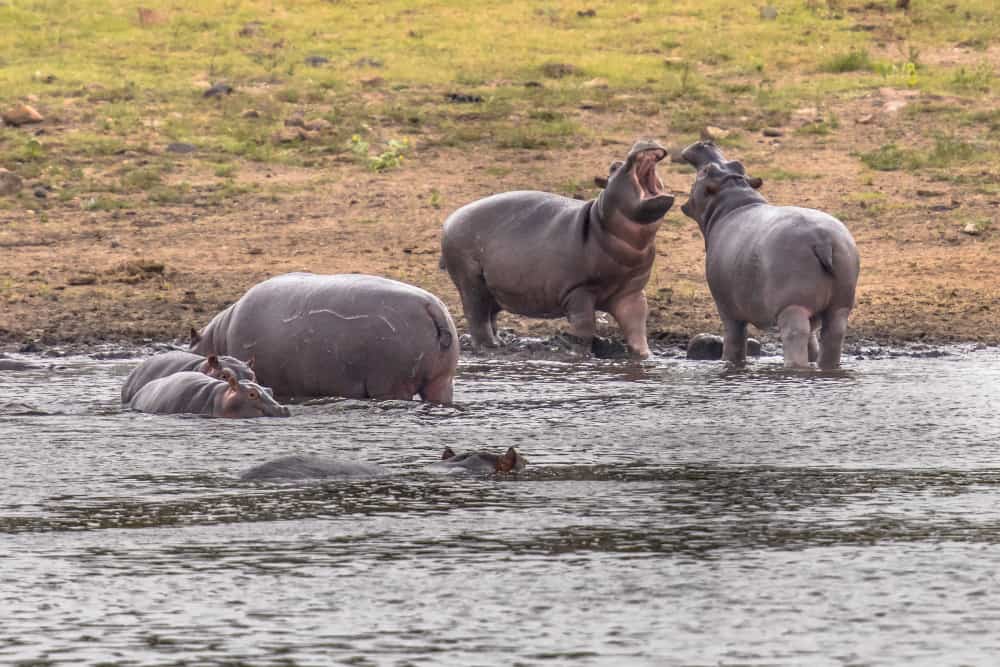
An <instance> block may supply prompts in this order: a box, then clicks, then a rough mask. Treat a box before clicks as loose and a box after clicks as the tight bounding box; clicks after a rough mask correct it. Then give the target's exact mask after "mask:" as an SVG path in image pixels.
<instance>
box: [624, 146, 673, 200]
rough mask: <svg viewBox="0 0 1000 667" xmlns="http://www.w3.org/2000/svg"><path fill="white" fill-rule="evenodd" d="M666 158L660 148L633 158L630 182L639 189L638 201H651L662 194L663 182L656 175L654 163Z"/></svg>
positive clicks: (665, 154) (645, 151) (643, 152)
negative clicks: (633, 165) (633, 164)
mask: <svg viewBox="0 0 1000 667" xmlns="http://www.w3.org/2000/svg"><path fill="white" fill-rule="evenodd" d="M666 156H667V152H666V151H665V150H663V149H662V148H650V149H648V150H644V151H642V152H641V153H638V154H636V156H635V167H634V168H633V169H632V180H633V181H635V184H636V186H638V188H639V193H640V199H641V200H646V199H652V198H653V197H659V196H660V195H662V194H663V181H661V180H660V177H659V176H657V175H656V163H657V162H659V161H660V160H662V159H663V158H665V157H666Z"/></svg>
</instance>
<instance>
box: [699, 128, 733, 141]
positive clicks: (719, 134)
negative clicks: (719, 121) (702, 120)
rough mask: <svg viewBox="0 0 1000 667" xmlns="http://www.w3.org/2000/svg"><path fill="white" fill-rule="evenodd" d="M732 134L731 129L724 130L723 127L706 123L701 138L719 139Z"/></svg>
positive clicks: (708, 139)
mask: <svg viewBox="0 0 1000 667" xmlns="http://www.w3.org/2000/svg"><path fill="white" fill-rule="evenodd" d="M730 134H732V133H731V132H730V131H729V130H723V129H722V128H721V127H716V126H714V125H706V126H705V127H703V128H702V130H701V138H702V139H704V140H706V141H718V140H719V139H725V138H726V137H728V136H729V135H730Z"/></svg>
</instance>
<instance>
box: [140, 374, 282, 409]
mask: <svg viewBox="0 0 1000 667" xmlns="http://www.w3.org/2000/svg"><path fill="white" fill-rule="evenodd" d="M129 407H131V408H132V409H133V410H136V411H138V412H149V413H153V414H160V415H167V414H196V415H205V416H208V417H227V418H248V417H287V416H288V415H289V412H288V408H286V407H285V406H283V405H280V404H278V402H277V401H275V400H274V398H273V397H272V396H271V394H270V393H269V392H268V391H267V390H266V389H264V387H261V386H260V385H259V384H257V383H255V382H251V381H249V380H237V379H236V377H235V376H233V375H232V374H230V373H228V372H227V373H226V375H225V379H224V380H220V379H218V378H214V377H211V376H209V375H205V374H204V373H198V372H195V371H182V372H180V373H173V374H172V375H168V376H167V377H162V378H158V379H156V380H152V381H150V382H148V383H146V385H145V386H144V387H142V389H140V390H139V391H138V392H136V395H135V397H134V398H133V399H132V402H131V403H130V404H129Z"/></svg>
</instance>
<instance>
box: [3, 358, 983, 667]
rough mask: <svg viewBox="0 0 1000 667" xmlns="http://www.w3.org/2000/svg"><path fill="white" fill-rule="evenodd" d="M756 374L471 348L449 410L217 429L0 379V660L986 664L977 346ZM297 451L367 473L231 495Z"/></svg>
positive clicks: (303, 415)
mask: <svg viewBox="0 0 1000 667" xmlns="http://www.w3.org/2000/svg"><path fill="white" fill-rule="evenodd" d="M778 361H779V360H777V359H775V358H769V359H765V360H763V361H761V362H759V363H757V364H756V365H755V366H754V368H753V370H751V371H749V372H742V373H726V372H724V371H723V369H722V367H721V366H719V365H718V364H716V363H705V362H701V363H696V362H688V361H685V360H680V359H671V358H658V359H656V360H654V361H653V362H650V363H647V364H643V365H631V364H628V363H624V362H599V361H595V362H587V363H577V364H570V363H562V362H557V361H532V360H512V359H492V360H489V359H487V360H483V359H471V358H470V359H465V360H463V363H462V367H461V370H460V376H459V378H458V383H457V392H456V400H457V401H458V402H459V404H460V406H459V407H458V408H442V407H433V406H428V405H422V404H417V403H406V402H386V403H371V402H363V401H326V402H318V403H315V404H308V405H300V406H293V415H294V416H293V417H292V418H291V419H285V420H281V419H273V420H247V421H226V420H210V419H202V418H185V417H154V416H148V415H140V414H133V413H128V412H121V411H120V409H119V406H118V402H117V401H118V398H117V396H118V389H119V387H120V384H121V381H122V379H123V378H124V375H125V374H126V373H127V372H128V370H129V369H130V368H131V367H132V365H133V364H134V362H133V361H96V360H93V359H89V358H70V359H65V360H59V364H60V366H59V367H57V368H53V369H45V370H37V371H29V372H23V373H0V455H2V466H0V664H17V663H18V662H19V661H25V662H29V661H38V662H31V664H56V665H82V664H98V663H104V664H116V665H136V664H141V665H182V664H189V665H194V664H196V665H212V664H218V665H236V664H252V665H329V664H352V665H417V664H433V665H510V664H526V665H534V664H544V663H553V664H566V665H590V664H594V665H620V664H629V665H632V664H639V665H645V664H650V665H674V664H686V665H717V664H741V665H747V664H751V665H763V664H766V665H802V664H818V665H829V664H866V665H867V664H871V665H882V664H907V665H921V664H926V665H942V664H987V663H991V662H992V661H993V660H994V659H995V656H996V655H997V654H998V653H1000V595H998V592H1000V591H998V588H1000V417H998V416H997V412H998V410H1000V352H998V351H996V350H985V351H976V352H970V351H964V350H960V349H956V350H954V351H953V353H952V354H950V355H948V356H945V357H941V358H927V359H922V358H911V357H897V358H881V359H857V358H852V359H849V360H848V361H847V364H846V369H845V370H844V371H843V372H840V373H837V374H829V375H821V374H791V373H785V372H783V371H782V370H781V369H780V368H779V364H778ZM446 445H450V446H452V447H453V448H454V449H456V450H465V449H469V448H470V447H474V448H489V449H492V450H493V451H498V452H499V451H500V450H501V449H503V448H505V447H507V446H509V445H516V446H518V447H519V448H520V449H521V451H522V452H523V454H524V455H525V456H527V457H528V460H529V462H530V463H529V467H528V469H527V471H526V472H525V473H524V474H521V475H519V476H517V477H510V478H494V479H490V478H485V479H484V478H474V477H473V478H469V477H456V476H452V475H441V474H435V473H433V472H430V471H427V470H426V469H425V466H426V464H428V463H430V462H431V461H433V460H435V459H436V458H438V456H439V455H440V452H441V450H442V449H443V448H444V447H445V446H446ZM300 452H309V453H322V454H325V455H328V456H333V457H341V458H344V459H349V460H357V461H369V462H376V463H380V464H383V465H386V466H388V467H390V468H391V469H392V470H393V471H394V473H395V474H393V475H392V476H390V477H388V478H385V479H377V480H368V481H355V482H325V483H290V484H247V483H241V482H240V481H238V479H237V478H238V475H239V474H240V473H241V472H242V471H244V470H246V469H247V468H249V467H251V466H253V465H255V464H257V463H261V462H264V461H266V460H268V459H271V458H276V457H278V456H283V455H286V454H290V453H300Z"/></svg>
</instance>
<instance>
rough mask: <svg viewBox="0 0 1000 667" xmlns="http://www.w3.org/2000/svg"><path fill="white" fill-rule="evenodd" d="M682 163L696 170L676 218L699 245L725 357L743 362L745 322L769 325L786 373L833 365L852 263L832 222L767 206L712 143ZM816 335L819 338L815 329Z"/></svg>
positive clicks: (754, 184) (846, 242)
mask: <svg viewBox="0 0 1000 667" xmlns="http://www.w3.org/2000/svg"><path fill="white" fill-rule="evenodd" d="M682 156H683V157H684V159H685V160H687V161H688V162H689V163H691V164H692V165H693V166H694V167H695V168H697V169H698V175H697V178H696V179H695V182H694V185H692V186H691V197H690V199H688V201H687V203H685V204H684V205H683V206H682V207H681V210H682V211H684V214H685V215H687V216H688V217H690V218H693V219H694V220H695V221H696V222H697V223H698V226H699V227H700V228H701V232H702V235H703V236H704V237H705V275H706V278H707V279H708V287H709V289H710V290H711V292H712V297H713V298H714V299H715V305H716V308H717V309H718V311H719V315H720V317H721V318H722V324H723V327H724V329H725V335H724V337H723V340H724V343H723V348H724V349H723V357H724V358H725V360H726V361H728V362H730V363H733V364H737V365H740V364H743V363H744V362H745V361H746V338H747V323H748V322H749V323H750V324H753V325H754V326H756V327H758V328H761V329H763V328H768V327H772V326H775V325H777V326H778V328H779V330H780V331H781V342H782V352H783V353H784V356H785V366H787V367H790V368H806V367H808V366H809V361H810V359H816V358H818V360H819V366H820V368H823V369H831V368H837V367H838V366H839V365H840V351H841V347H842V345H843V341H844V334H845V332H846V331H847V318H848V316H849V315H850V313H851V309H852V308H853V307H854V292H855V287H856V285H857V283H858V273H859V272H860V260H859V258H858V249H857V247H856V246H855V245H854V239H853V238H852V237H851V233H850V232H849V231H847V227H845V226H844V223H842V222H841V221H840V220H837V219H836V218H834V217H833V216H831V215H828V214H826V213H823V212H822V211H817V210H815V209H811V208H799V207H795V206H772V205H770V204H768V203H767V200H766V199H764V197H763V196H761V195H760V193H759V192H757V189H758V188H760V186H761V185H762V181H761V179H759V178H751V177H748V176H747V175H746V170H745V169H744V168H743V165H742V164H740V163H739V162H727V161H726V159H725V157H723V155H722V152H721V151H720V150H719V149H718V148H717V147H716V146H715V145H714V144H712V143H711V142H704V141H699V142H697V143H695V144H692V145H690V146H688V147H687V148H685V149H684V152H683V153H682ZM820 328H821V330H820V335H819V339H818V340H817V337H816V331H817V330H819V329H820Z"/></svg>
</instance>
